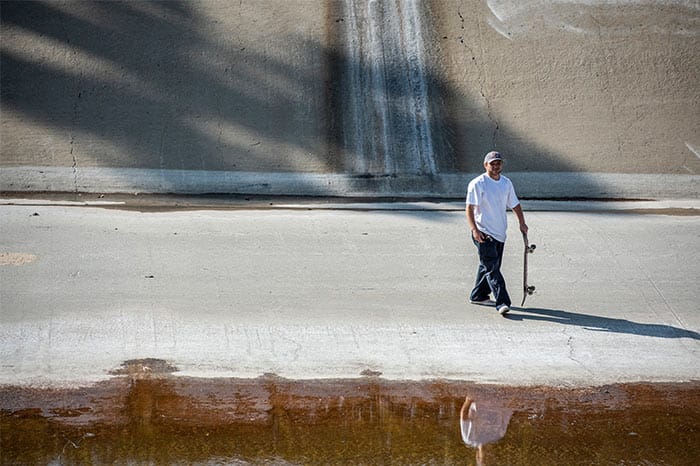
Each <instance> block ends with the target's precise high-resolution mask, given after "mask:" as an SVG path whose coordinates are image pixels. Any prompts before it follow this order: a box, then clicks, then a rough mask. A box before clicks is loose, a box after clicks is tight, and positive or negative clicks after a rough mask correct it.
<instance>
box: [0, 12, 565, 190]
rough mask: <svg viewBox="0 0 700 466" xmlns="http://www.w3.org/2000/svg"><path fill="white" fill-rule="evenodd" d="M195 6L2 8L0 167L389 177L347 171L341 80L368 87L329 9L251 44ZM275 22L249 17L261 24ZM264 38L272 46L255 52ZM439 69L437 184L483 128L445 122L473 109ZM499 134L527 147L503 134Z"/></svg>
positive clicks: (484, 145)
mask: <svg viewBox="0 0 700 466" xmlns="http://www.w3.org/2000/svg"><path fill="white" fill-rule="evenodd" d="M196 5H197V4H193V3H190V2H154V3H146V2H90V3H83V2H78V3H68V4H53V3H51V2H25V1H20V2H3V5H2V10H1V13H2V24H3V31H4V32H3V36H4V37H3V39H4V40H3V41H4V42H5V43H6V45H3V47H2V54H1V57H0V58H1V60H2V63H1V69H2V83H1V85H2V107H3V140H4V142H3V150H2V152H3V165H5V166H22V165H30V166H34V165H35V166H63V167H71V166H72V167H133V168H147V169H182V170H206V171H242V172H262V173H269V172H309V173H351V174H353V175H356V176H358V177H382V176H392V175H395V173H381V172H379V173H377V172H376V171H375V172H373V173H369V172H362V171H360V172H358V171H356V170H357V169H356V168H354V167H356V164H354V163H353V162H352V160H353V159H354V158H356V157H358V156H359V154H357V153H356V152H354V150H353V146H352V145H351V144H349V143H348V138H347V132H346V131H345V129H346V128H347V118H345V116H346V114H345V102H346V101H347V99H346V94H347V92H348V90H347V80H346V79H345V77H346V76H345V74H344V73H346V71H344V70H350V69H352V70H356V72H357V73H359V74H360V75H367V74H370V73H371V72H372V70H371V69H369V68H370V67H372V66H374V65H373V64H371V63H368V62H366V61H358V60H357V58H356V57H353V55H352V54H349V53H348V52H347V48H346V47H345V45H344V44H341V43H340V42H342V38H341V39H339V33H338V31H337V30H335V29H334V28H342V27H343V25H344V23H345V18H344V17H343V16H342V14H339V13H342V11H341V10H340V9H338V8H337V5H338V2H331V3H329V4H328V5H329V6H328V7H327V11H326V12H325V16H326V17H325V18H324V20H323V21H324V22H325V24H324V28H325V30H324V32H323V33H322V34H318V33H316V32H314V34H310V35H309V34H300V33H297V32H294V31H289V30H286V31H284V32H279V33H278V32H276V31H274V30H273V31H272V32H270V33H265V34H260V35H259V36H253V37H249V36H246V33H249V32H250V31H251V30H255V25H251V24H246V23H245V21H243V22H240V23H238V24H239V25H240V26H241V28H242V29H243V26H245V30H227V31H228V33H229V34H230V35H229V36H227V37H218V36H217V35H216V34H215V33H211V31H210V29H215V28H216V25H217V20H216V15H215V14H213V13H219V14H222V15H224V14H226V15H234V14H237V12H236V11H235V10H236V8H237V7H240V5H238V6H237V5H235V4H223V6H222V5H219V6H218V7H219V8H220V10H217V11H213V12H212V11H209V12H208V15H205V14H203V13H202V12H201V11H200V10H198V9H197V8H196ZM272 5H273V6H274V5H277V7H278V8H281V7H280V6H279V5H283V4H282V3H279V4H275V3H274V2H273V3H272ZM268 6H269V5H268ZM285 13H289V10H284V11H279V12H277V11H272V12H270V11H267V10H264V9H262V8H261V9H260V12H259V14H260V16H261V17H262V16H264V17H265V18H266V20H267V21H268V22H269V21H272V20H273V19H274V18H275V15H277V14H279V15H283V14H285ZM253 17H254V16H253ZM274 24H280V23H279V22H277V23H274ZM274 24H273V26H274ZM251 28H252V29H251ZM273 29H274V28H273ZM314 31H315V30H314ZM272 36H275V41H276V42H275V43H274V44H272V45H269V44H265V43H261V42H262V41H263V40H264V39H266V38H270V37H272ZM329 37H331V38H333V39H332V40H328V38H329ZM7 39H10V40H9V41H8V40H7ZM353 60H354V61H353ZM437 61H439V57H436V58H434V59H433V60H432V62H431V63H428V64H427V65H425V69H424V70H419V71H420V72H421V73H423V74H424V78H425V82H426V83H427V88H428V94H429V97H430V102H431V103H430V109H429V110H430V111H429V112H428V113H427V115H425V118H427V119H428V120H429V121H428V126H429V127H430V128H431V131H432V144H433V147H434V157H435V159H436V162H435V163H436V167H437V172H438V173H453V172H464V171H467V172H472V171H473V172H478V171H481V162H480V154H483V153H485V152H486V151H488V150H491V149H492V148H493V147H492V144H493V141H492V138H491V134H492V133H493V131H494V122H493V121H488V120H486V119H485V120H484V121H483V122H476V123H474V124H472V125H471V127H470V128H469V135H470V136H467V135H465V134H464V132H463V131H462V129H460V128H461V127H462V126H463V125H462V123H460V122H459V121H457V118H458V117H457V116H456V115H457V113H456V112H454V111H453V109H464V108H472V109H473V113H475V114H478V113H480V112H482V111H483V109H480V108H479V106H478V105H476V103H474V102H470V101H469V100H468V99H467V98H466V97H465V96H464V95H463V94H462V93H460V92H459V91H458V90H457V89H455V88H454V87H453V86H452V85H451V84H450V83H449V82H448V81H447V80H445V79H444V78H443V77H442V75H441V73H440V72H439V67H438V66H437V65H436V62H437ZM416 66H419V65H416ZM415 71H416V70H411V69H406V67H405V66H400V65H396V64H395V62H393V61H390V60H387V61H386V63H385V65H384V69H383V73H384V76H383V77H382V79H381V80H375V81H373V83H370V86H369V87H368V88H367V92H376V93H377V94H378V95H381V96H384V97H383V98H385V99H387V100H391V101H401V100H405V99H407V98H409V97H411V96H410V95H408V94H409V93H411V92H413V90H412V89H411V88H410V86H405V85H401V83H402V82H404V81H406V79H408V76H407V75H408V74H410V73H411V72H415ZM372 86H380V87H381V89H376V88H373V87H372ZM397 109H398V110H397ZM391 118H392V119H393V121H394V123H393V125H394V126H395V127H396V128H410V127H411V126H412V125H415V114H414V113H413V112H411V111H410V110H406V108H402V107H394V108H392V114H391ZM498 131H499V134H500V138H502V139H508V138H517V139H523V140H524V139H525V138H521V137H519V135H517V134H515V133H514V132H513V131H512V130H510V129H509V128H507V127H504V126H503V124H502V123H501V124H500V126H499V127H498ZM363 134H364V133H363ZM364 135H365V136H367V137H374V136H373V135H366V134H364ZM473 135H477V138H476V139H477V140H470V139H469V138H470V137H473ZM398 137H401V135H398ZM522 152H523V154H525V155H526V156H527V154H529V155H530V156H533V154H536V156H537V157H538V158H539V159H543V158H544V159H547V165H548V166H549V167H550V168H549V169H550V170H552V171H572V167H570V166H568V165H567V164H566V163H564V162H562V161H561V159H560V158H558V157H557V156H556V154H551V153H548V151H547V150H546V149H544V148H541V147H537V146H536V145H533V144H527V143H526V144H524V145H523V146H522ZM395 156H396V157H399V158H400V157H411V156H412V155H411V154H406V153H397V154H395ZM422 174H425V175H426V176H425V177H426V178H430V176H431V175H432V174H431V173H418V175H422ZM175 190H176V187H175Z"/></svg>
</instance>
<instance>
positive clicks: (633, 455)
mask: <svg viewBox="0 0 700 466" xmlns="http://www.w3.org/2000/svg"><path fill="white" fill-rule="evenodd" d="M175 371H176V368H174V367H172V366H170V365H169V364H168V363H166V362H165V361H160V360H155V359H153V360H137V361H128V362H127V363H125V364H124V365H123V366H122V368H121V369H119V370H116V371H114V373H115V374H117V375H115V376H114V377H113V378H112V379H110V380H108V381H104V382H100V383H98V384H95V385H92V386H90V387H83V388H65V389H56V388H53V389H48V388H47V389H41V388H31V387H10V386H4V387H2V388H0V400H1V402H0V403H1V406H0V408H1V417H0V419H1V421H2V423H1V427H2V430H1V433H2V460H1V463H2V464H7V465H10V464H12V465H14V464H402V465H403V464H465V465H472V464H482V465H504V464H507V465H577V464H581V465H583V464H586V465H588V464H591V465H602V464H616V465H619V464H625V465H628V464H635V465H636V464H644V465H695V464H698V461H699V460H700V452H698V445H700V382H688V383H677V384H662V383H640V384H617V385H605V386H599V387H578V388H552V387H543V386H539V387H537V386H535V387H526V388H525V387H507V386H497V385H480V384H474V383H466V382H456V381H447V380H433V381H423V382H409V381H403V382H395V381H387V380H383V379H381V378H378V377H373V376H370V377H362V378H357V379H336V380H289V379H283V378H280V377H277V376H275V375H272V374H268V375H265V376H262V377H259V378H254V379H198V378H189V377H179V376H176V375H174V374H175V373H176V372H175ZM494 413H495V414H494ZM494 415H495V416H496V418H497V419H498V422H500V423H501V427H500V428H501V430H502V431H501V432H498V433H496V434H494V431H493V427H494V426H493V424H494V423H495V421H494ZM501 437H502V438H501Z"/></svg>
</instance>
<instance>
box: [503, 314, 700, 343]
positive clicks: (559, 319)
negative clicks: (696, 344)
mask: <svg viewBox="0 0 700 466" xmlns="http://www.w3.org/2000/svg"><path fill="white" fill-rule="evenodd" d="M514 310H518V311H520V312H511V313H509V314H507V315H506V317H507V318H508V319H510V320H520V321H524V320H538V321H542V322H553V323H557V324H564V325H575V326H577V327H582V328H584V329H586V330H591V331H595V332H610V333H627V334H631V335H641V336H647V337H657V338H692V339H693V340H700V333H698V332H695V331H693V330H687V329H684V328H679V327H674V326H672V325H663V324H644V323H639V322H633V321H631V320H627V319H614V318H611V317H601V316H596V315H590V314H581V313H575V312H568V311H562V310H556V309H541V308H520V309H518V308H516V309H514Z"/></svg>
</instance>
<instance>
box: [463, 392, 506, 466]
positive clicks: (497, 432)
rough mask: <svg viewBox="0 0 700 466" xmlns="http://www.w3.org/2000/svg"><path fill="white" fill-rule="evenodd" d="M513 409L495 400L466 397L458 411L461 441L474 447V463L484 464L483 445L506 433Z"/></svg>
mask: <svg viewBox="0 0 700 466" xmlns="http://www.w3.org/2000/svg"><path fill="white" fill-rule="evenodd" d="M512 415H513V411H511V410H510V409H508V408H506V407H505V406H503V405H502V404H500V403H498V402H497V401H479V402H478V403H477V402H476V401H475V400H472V399H471V398H469V397H467V399H466V400H465V401H464V404H463V405H462V410H461V411H460V423H459V425H460V431H461V432H462V441H463V442H464V443H465V444H466V445H468V446H470V447H474V448H476V449H477V450H476V464H477V465H478V466H483V465H484V450H483V446H484V445H486V444H489V443H494V442H497V441H498V440H500V439H502V438H503V437H504V436H505V435H506V430H508V423H509V422H510V417H511V416H512Z"/></svg>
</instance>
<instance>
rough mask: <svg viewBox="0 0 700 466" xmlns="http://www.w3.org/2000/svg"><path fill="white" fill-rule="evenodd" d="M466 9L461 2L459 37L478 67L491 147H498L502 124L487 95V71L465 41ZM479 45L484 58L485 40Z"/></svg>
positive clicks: (478, 81) (478, 78)
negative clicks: (490, 126) (491, 131)
mask: <svg viewBox="0 0 700 466" xmlns="http://www.w3.org/2000/svg"><path fill="white" fill-rule="evenodd" d="M463 7H464V0H462V2H460V5H459V7H458V8H457V15H458V16H459V20H460V23H461V24H460V30H461V31H462V34H460V36H459V42H460V43H461V44H462V45H463V46H464V48H465V49H466V50H467V52H469V55H471V57H472V62H473V63H474V65H475V66H476V67H477V70H478V77H477V83H478V85H479V94H480V95H481V98H482V99H483V100H484V102H485V103H486V116H487V118H488V120H489V121H490V122H491V124H492V125H493V133H491V146H492V147H494V148H495V147H496V139H497V137H498V132H499V130H500V124H499V123H498V120H497V119H496V118H495V117H494V116H493V106H492V104H491V99H489V97H488V96H487V95H486V90H485V89H486V78H485V76H484V73H485V70H484V67H483V65H482V64H481V63H480V62H479V61H478V60H477V59H476V54H475V53H474V49H473V48H472V47H470V46H469V44H467V42H466V41H465V40H464V31H465V30H466V27H465V19H464V15H463V14H462V9H463ZM477 23H478V32H479V36H480V37H481V20H480V19H478V18H477ZM479 43H480V44H481V47H482V50H481V56H484V51H483V40H479Z"/></svg>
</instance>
